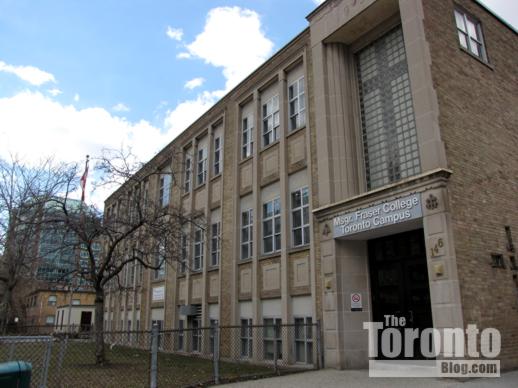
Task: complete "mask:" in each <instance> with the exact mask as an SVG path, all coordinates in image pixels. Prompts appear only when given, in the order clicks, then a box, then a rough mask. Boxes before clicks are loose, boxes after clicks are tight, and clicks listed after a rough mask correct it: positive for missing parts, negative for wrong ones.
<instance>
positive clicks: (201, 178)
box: [197, 148, 207, 186]
mask: <svg viewBox="0 0 518 388" xmlns="http://www.w3.org/2000/svg"><path fill="white" fill-rule="evenodd" d="M197 174H198V175H197V183H198V186H199V185H202V184H204V183H205V181H206V180H207V150H206V149H205V148H200V149H198V171H197Z"/></svg>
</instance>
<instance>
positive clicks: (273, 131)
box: [263, 96, 280, 146]
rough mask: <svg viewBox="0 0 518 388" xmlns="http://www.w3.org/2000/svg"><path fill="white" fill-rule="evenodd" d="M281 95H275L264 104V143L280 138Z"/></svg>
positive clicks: (265, 144) (267, 143)
mask: <svg viewBox="0 0 518 388" xmlns="http://www.w3.org/2000/svg"><path fill="white" fill-rule="evenodd" d="M279 122H280V121H279V96H273V97H272V98H270V99H269V100H267V101H266V102H265V103H264V104H263V145H264V146H267V145H269V144H271V143H273V142H274V141H276V140H278V139H279Z"/></svg>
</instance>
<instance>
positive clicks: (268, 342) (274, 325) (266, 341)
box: [263, 318, 282, 360]
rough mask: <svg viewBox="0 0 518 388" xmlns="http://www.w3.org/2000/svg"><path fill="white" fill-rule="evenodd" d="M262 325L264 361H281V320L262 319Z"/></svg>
mask: <svg viewBox="0 0 518 388" xmlns="http://www.w3.org/2000/svg"><path fill="white" fill-rule="evenodd" d="M263 323H264V326H263V349H264V359H265V360H274V359H275V358H277V359H282V337H281V323H282V321H281V318H264V320H263ZM275 352H277V354H275ZM275 356H277V357H275Z"/></svg>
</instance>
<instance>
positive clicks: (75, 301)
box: [72, 299, 81, 306]
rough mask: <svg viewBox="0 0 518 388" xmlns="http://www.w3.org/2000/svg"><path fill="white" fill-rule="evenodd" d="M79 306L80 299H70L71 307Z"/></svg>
mask: <svg viewBox="0 0 518 388" xmlns="http://www.w3.org/2000/svg"><path fill="white" fill-rule="evenodd" d="M80 304H81V300H80V299H72V306H79V305H80Z"/></svg>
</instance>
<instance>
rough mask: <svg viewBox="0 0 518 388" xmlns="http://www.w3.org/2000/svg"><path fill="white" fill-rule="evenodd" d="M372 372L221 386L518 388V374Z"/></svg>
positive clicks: (331, 372)
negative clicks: (474, 375) (391, 375)
mask: <svg viewBox="0 0 518 388" xmlns="http://www.w3.org/2000/svg"><path fill="white" fill-rule="evenodd" d="M368 373H369V372H368V370H335V369H325V370H319V371H314V372H304V373H296V374H292V375H288V376H280V377H272V378H267V379H262V380H254V381H245V382H240V383H235V384H227V385H221V386H220V387H229V388H237V387H243V388H263V387H264V388H275V387H282V388H314V387H325V388H333V387H347V388H377V387H383V388H385V387H387V388H414V387H416V388H420V387H422V388H485V387H497V388H504V387H505V388H517V387H518V371H512V372H506V373H502V375H501V377H496V378H484V379H472V380H467V381H460V380H457V379H435V378H369V374H368Z"/></svg>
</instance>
